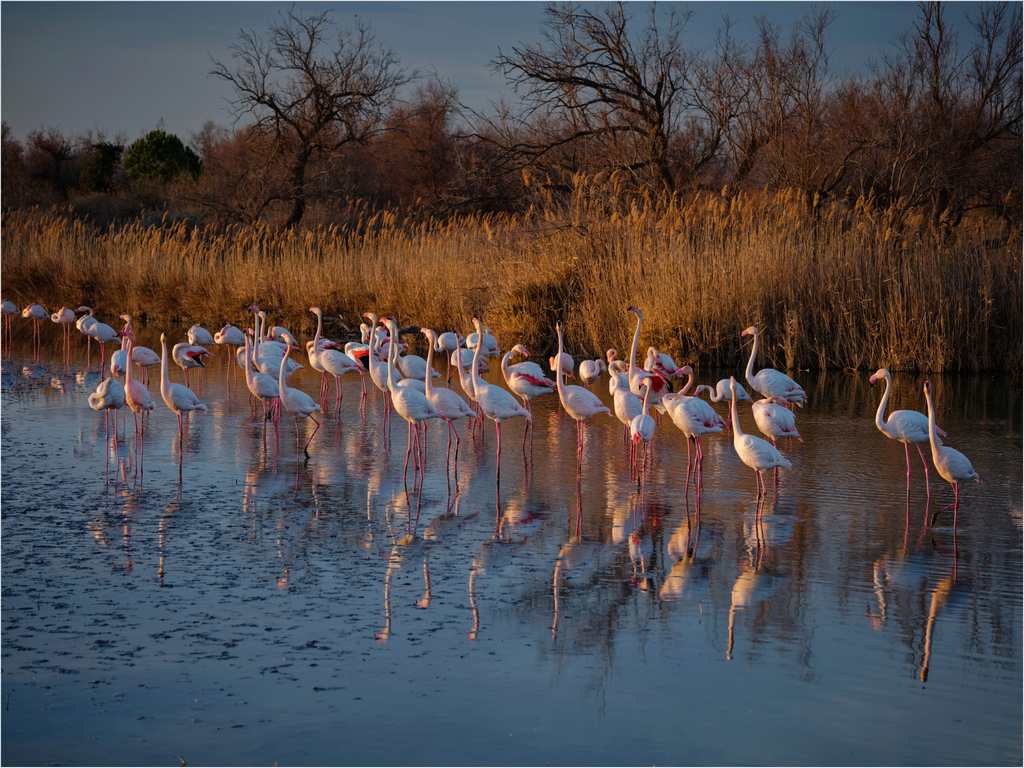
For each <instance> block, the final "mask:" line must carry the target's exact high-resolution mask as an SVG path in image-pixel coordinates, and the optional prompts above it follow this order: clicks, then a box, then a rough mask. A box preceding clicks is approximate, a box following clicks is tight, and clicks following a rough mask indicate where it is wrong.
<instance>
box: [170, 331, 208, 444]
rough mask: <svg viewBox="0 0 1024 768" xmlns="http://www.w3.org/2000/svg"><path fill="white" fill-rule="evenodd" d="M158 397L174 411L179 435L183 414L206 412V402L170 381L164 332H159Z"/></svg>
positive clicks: (180, 434)
mask: <svg viewBox="0 0 1024 768" xmlns="http://www.w3.org/2000/svg"><path fill="white" fill-rule="evenodd" d="M160 397H162V398H163V400H164V404H165V405H166V406H167V407H168V408H170V409H171V410H172V411H174V415H175V416H177V417H178V436H179V437H181V436H182V435H183V434H184V426H183V424H182V420H181V417H182V415H183V414H187V413H191V412H192V411H202V412H203V413H207V412H208V409H207V407H206V404H205V403H203V402H201V401H200V400H199V398H198V397H196V394H195V392H193V391H192V390H191V389H189V388H188V387H185V386H182V385H181V384H172V383H171V377H170V376H168V374H167V334H166V333H161V334H160Z"/></svg>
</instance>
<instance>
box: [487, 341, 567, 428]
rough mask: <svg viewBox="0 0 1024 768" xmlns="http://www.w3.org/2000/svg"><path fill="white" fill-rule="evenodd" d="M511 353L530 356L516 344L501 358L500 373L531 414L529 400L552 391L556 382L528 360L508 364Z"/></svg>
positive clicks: (528, 352)
mask: <svg viewBox="0 0 1024 768" xmlns="http://www.w3.org/2000/svg"><path fill="white" fill-rule="evenodd" d="M513 354H520V355H522V356H523V357H529V356H530V350H528V349H527V348H526V347H524V346H523V345H522V344H516V345H515V346H514V347H512V349H510V350H509V351H508V352H506V353H505V354H504V355H503V356H502V358H501V375H502V376H504V377H505V383H506V384H507V385H508V388H509V389H511V390H512V391H513V392H515V393H516V394H517V395H519V397H521V398H522V399H523V407H525V408H526V410H528V411H529V412H530V413H531V414H532V413H533V406H532V404H531V403H530V401H531V400H532V399H533V398H535V397H536V396H537V395H546V394H548V393H549V392H554V391H555V389H556V388H557V386H558V385H557V384H555V382H553V381H552V380H551V379H549V378H548V377H547V376H545V375H544V371H543V369H541V367H540V366H539V365H537V364H536V363H534V362H532V361H530V360H524V361H522V362H519V363H515V364H512V365H510V364H509V362H508V361H509V360H510V359H511V357H512V355H513ZM530 431H531V432H532V431H533V421H532V420H531V421H530ZM525 443H526V432H525V431H524V432H523V444H524V445H525Z"/></svg>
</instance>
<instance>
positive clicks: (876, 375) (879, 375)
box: [868, 368, 888, 384]
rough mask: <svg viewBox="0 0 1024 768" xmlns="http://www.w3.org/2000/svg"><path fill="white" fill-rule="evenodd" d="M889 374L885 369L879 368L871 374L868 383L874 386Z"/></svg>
mask: <svg viewBox="0 0 1024 768" xmlns="http://www.w3.org/2000/svg"><path fill="white" fill-rule="evenodd" d="M887 373H888V371H887V370H885V368H879V369H878V370H877V371H875V372H874V373H872V374H871V378H870V379H868V381H869V382H871V383H872V384H874V383H875V382H876V381H878V380H879V379H881V378H884V377H885V375H886V374H887Z"/></svg>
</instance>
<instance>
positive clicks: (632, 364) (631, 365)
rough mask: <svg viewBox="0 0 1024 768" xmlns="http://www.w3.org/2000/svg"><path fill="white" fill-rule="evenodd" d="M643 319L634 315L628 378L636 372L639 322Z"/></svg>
mask: <svg viewBox="0 0 1024 768" xmlns="http://www.w3.org/2000/svg"><path fill="white" fill-rule="evenodd" d="M642 322H643V319H642V318H641V317H640V315H637V316H636V330H635V331H634V332H633V346H631V347H630V348H629V378H631V379H632V378H633V374H634V373H636V345H637V343H638V342H639V341H640V323H642Z"/></svg>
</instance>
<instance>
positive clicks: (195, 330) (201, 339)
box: [185, 325, 216, 347]
mask: <svg viewBox="0 0 1024 768" xmlns="http://www.w3.org/2000/svg"><path fill="white" fill-rule="evenodd" d="M185 335H186V337H187V338H188V343H189V344H192V345H193V346H196V347H205V346H207V345H208V344H214V343H216V342H215V341H214V340H213V336H211V335H210V332H209V331H208V330H206V329H205V328H203V326H201V325H193V326H192V327H191V328H189V329H188V331H186V333H185Z"/></svg>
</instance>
